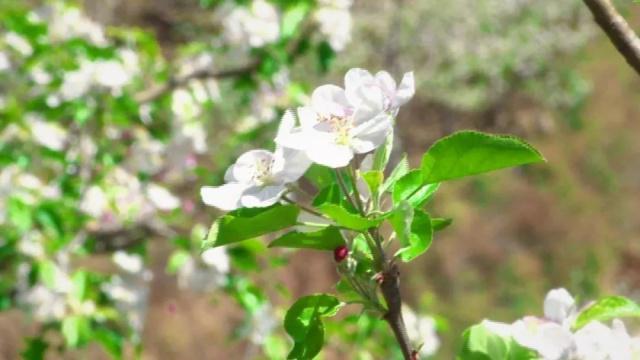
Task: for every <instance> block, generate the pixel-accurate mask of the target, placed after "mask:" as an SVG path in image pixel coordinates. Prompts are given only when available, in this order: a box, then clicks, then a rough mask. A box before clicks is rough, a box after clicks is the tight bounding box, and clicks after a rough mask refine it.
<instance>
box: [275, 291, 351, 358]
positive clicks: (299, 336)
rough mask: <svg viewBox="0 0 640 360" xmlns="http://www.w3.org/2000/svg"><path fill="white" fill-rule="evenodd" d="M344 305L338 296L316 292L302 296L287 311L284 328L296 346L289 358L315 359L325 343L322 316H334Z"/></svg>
mask: <svg viewBox="0 0 640 360" xmlns="http://www.w3.org/2000/svg"><path fill="white" fill-rule="evenodd" d="M342 306H344V304H343V303H341V302H340V301H339V300H338V299H337V298H336V297H334V296H331V295H328V294H316V295H309V296H305V297H302V298H300V299H298V301H296V302H295V303H294V304H293V305H292V306H291V308H290V309H289V310H288V311H287V314H286V315H285V318H284V328H285V330H286V331H287V333H288V334H289V335H290V336H291V337H292V338H293V341H294V346H293V349H292V350H291V352H289V355H288V356H287V359H313V358H314V357H315V356H316V355H317V354H318V353H319V352H320V350H321V349H322V345H324V325H323V323H322V320H321V317H330V316H334V315H335V314H336V313H337V312H338V311H339V310H340V308H341V307H342Z"/></svg>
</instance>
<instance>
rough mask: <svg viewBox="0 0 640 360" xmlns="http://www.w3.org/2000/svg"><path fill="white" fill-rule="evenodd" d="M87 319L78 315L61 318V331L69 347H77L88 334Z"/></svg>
mask: <svg viewBox="0 0 640 360" xmlns="http://www.w3.org/2000/svg"><path fill="white" fill-rule="evenodd" d="M90 330H91V329H90V324H89V319H87V318H86V317H84V316H80V315H72V316H67V317H65V318H64V319H63V320H62V325H61V331H62V336H64V339H65V342H66V344H67V346H69V347H78V346H79V345H80V344H81V343H82V342H83V341H84V340H85V339H86V338H87V335H88V334H89V331H90Z"/></svg>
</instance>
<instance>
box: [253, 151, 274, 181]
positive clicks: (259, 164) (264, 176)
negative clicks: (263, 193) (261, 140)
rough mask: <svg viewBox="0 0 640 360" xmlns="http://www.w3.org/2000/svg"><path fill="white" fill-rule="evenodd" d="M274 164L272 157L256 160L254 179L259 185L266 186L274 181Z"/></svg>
mask: <svg viewBox="0 0 640 360" xmlns="http://www.w3.org/2000/svg"><path fill="white" fill-rule="evenodd" d="M272 165H273V160H271V159H267V158H261V159H258V160H257V161H256V164H255V172H254V174H253V181H254V182H255V183H256V184H257V185H260V186H266V185H269V184H270V183H272V182H273V176H272V175H271V166H272Z"/></svg>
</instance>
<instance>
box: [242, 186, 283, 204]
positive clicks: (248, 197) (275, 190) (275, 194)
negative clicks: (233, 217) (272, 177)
mask: <svg viewBox="0 0 640 360" xmlns="http://www.w3.org/2000/svg"><path fill="white" fill-rule="evenodd" d="M285 190H286V188H285V187H284V186H283V185H275V186H252V187H250V188H248V189H247V190H246V191H245V192H244V193H243V194H242V197H241V198H240V203H241V204H242V206H244V207H267V206H271V205H273V204H275V203H276V202H277V201H278V200H280V196H282V194H283V193H284V192H285Z"/></svg>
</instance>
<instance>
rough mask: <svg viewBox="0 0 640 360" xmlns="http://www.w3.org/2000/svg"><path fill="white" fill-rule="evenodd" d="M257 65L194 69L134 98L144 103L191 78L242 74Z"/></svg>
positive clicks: (253, 69)
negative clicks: (214, 69)
mask: <svg viewBox="0 0 640 360" xmlns="http://www.w3.org/2000/svg"><path fill="white" fill-rule="evenodd" d="M259 66H260V61H258V60H255V61H252V62H250V63H249V64H247V65H244V66H240V67H237V68H234V69H228V70H220V71H212V70H210V69H200V70H196V71H194V72H192V73H189V74H187V75H184V76H181V77H172V78H170V79H169V80H168V81H167V82H166V83H163V84H159V85H155V86H152V87H150V88H149V89H147V90H143V91H141V92H139V93H137V94H136V96H135V99H136V101H138V102H140V103H146V102H149V101H153V100H155V99H157V98H159V97H160V96H162V95H164V94H165V93H167V92H169V91H172V90H174V89H177V88H181V87H183V86H186V85H187V84H188V83H189V82H190V81H191V80H204V79H225V78H232V77H237V76H242V75H245V74H250V73H252V72H254V71H255V70H257V69H258V67H259Z"/></svg>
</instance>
